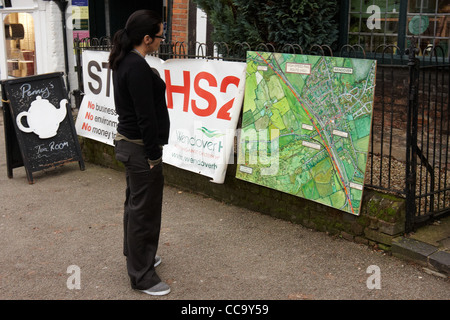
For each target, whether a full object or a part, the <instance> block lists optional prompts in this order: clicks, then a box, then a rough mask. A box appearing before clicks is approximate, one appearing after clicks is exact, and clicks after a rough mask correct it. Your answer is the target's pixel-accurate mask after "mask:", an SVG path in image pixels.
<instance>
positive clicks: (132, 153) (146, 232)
mask: <svg viewBox="0 0 450 320" xmlns="http://www.w3.org/2000/svg"><path fill="white" fill-rule="evenodd" d="M115 143H116V148H115V151H116V159H117V160H118V161H121V162H122V163H123V164H124V165H125V168H126V182H127V187H126V191H125V203H124V218H123V227H124V238H123V253H124V255H125V256H126V260H127V270H128V275H129V277H130V282H131V287H132V288H133V289H140V290H145V289H149V288H151V287H153V286H154V285H156V284H158V283H159V282H161V279H160V278H159V277H158V275H157V274H156V271H155V267H154V262H155V255H156V250H157V249H158V242H159V235H160V230H161V209H162V196H163V188H164V176H163V171H162V170H163V169H162V163H160V164H158V165H156V166H155V167H153V168H152V169H150V166H149V164H148V162H147V160H146V159H145V156H144V147H143V146H140V145H138V144H135V143H132V142H128V141H125V140H119V141H116V142H115Z"/></svg>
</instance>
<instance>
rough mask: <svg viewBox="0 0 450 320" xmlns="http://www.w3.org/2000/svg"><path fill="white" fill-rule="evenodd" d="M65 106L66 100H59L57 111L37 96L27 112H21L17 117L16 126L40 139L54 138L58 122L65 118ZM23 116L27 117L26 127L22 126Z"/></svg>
mask: <svg viewBox="0 0 450 320" xmlns="http://www.w3.org/2000/svg"><path fill="white" fill-rule="evenodd" d="M66 104H67V99H63V100H61V102H60V103H59V109H57V108H55V107H54V106H53V105H52V104H51V103H50V102H49V101H48V100H46V99H42V97H40V96H37V97H36V100H34V101H33V102H32V103H31V106H30V109H28V111H23V112H21V113H19V114H18V115H17V118H16V122H17V126H18V127H19V129H20V130H21V131H23V132H26V133H30V132H34V133H35V134H37V135H38V136H39V138H40V139H47V138H51V137H54V136H56V132H57V131H58V128H59V124H60V122H61V121H63V120H64V118H65V117H66V114H67V108H66ZM25 116H26V117H27V122H28V127H25V126H24V125H23V124H22V118H23V117H25Z"/></svg>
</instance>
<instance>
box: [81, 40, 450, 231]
mask: <svg viewBox="0 0 450 320" xmlns="http://www.w3.org/2000/svg"><path fill="white" fill-rule="evenodd" d="M412 43H413V44H412V47H411V48H408V49H407V50H405V52H401V50H400V49H399V48H398V47H396V46H380V47H379V48H377V50H375V52H373V53H372V52H371V53H365V52H364V49H363V48H362V47H361V46H358V45H356V46H350V45H347V46H344V47H342V48H341V49H340V51H339V52H338V53H337V54H336V53H334V52H333V50H331V48H330V47H328V46H320V45H313V46H312V47H311V48H308V49H307V50H306V49H304V48H301V47H300V46H299V45H297V44H286V45H283V46H281V47H274V46H273V45H272V44H259V45H257V46H256V47H253V48H252V47H251V46H250V45H249V44H248V43H235V44H226V43H214V44H212V45H210V46H207V45H206V44H200V43H193V44H186V43H182V42H171V43H163V44H162V45H161V47H160V49H159V51H158V52H156V53H155V54H154V55H156V56H158V57H160V58H161V59H163V60H166V59H185V58H200V59H221V60H227V61H230V60H231V61H242V62H244V61H245V59H246V52H247V51H268V52H280V53H295V54H313V55H327V56H333V55H335V56H338V57H354V58H370V59H376V60H377V62H378V63H377V75H376V77H377V79H376V88H375V103H374V107H373V119H372V130H371V137H370V146H369V155H368V162H367V167H366V175H365V186H366V187H368V188H372V189H375V190H379V191H381V192H385V193H393V194H395V195H397V196H400V197H404V198H405V199H406V205H407V215H406V226H405V227H406V231H407V232H409V231H411V230H413V228H414V227H415V226H417V225H418V224H419V223H422V222H424V221H426V220H428V219H433V218H435V217H439V216H440V215H443V214H448V213H449V212H450V162H449V134H450V130H449V123H450V121H449V119H450V112H449V101H450V94H449V88H450V61H449V59H447V58H442V55H441V56H440V55H439V54H436V52H437V50H440V49H439V48H432V49H431V50H430V51H429V52H428V55H427V56H425V57H420V59H419V57H417V56H416V55H417V50H416V49H415V47H414V41H412ZM74 46H75V52H76V61H77V66H76V70H77V72H78V81H79V91H78V92H74V94H75V96H77V95H78V99H76V101H79V102H81V99H80V98H81V95H82V91H83V88H82V85H83V84H82V83H83V81H82V69H81V65H82V64H81V53H82V51H83V50H85V49H89V50H102V51H109V50H110V49H111V43H110V41H109V39H108V38H102V39H83V40H78V39H76V40H75V43H74ZM439 56H440V57H439ZM77 105H79V103H78V104H77ZM239 123H240V122H239Z"/></svg>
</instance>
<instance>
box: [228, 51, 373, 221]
mask: <svg viewBox="0 0 450 320" xmlns="http://www.w3.org/2000/svg"><path fill="white" fill-rule="evenodd" d="M375 74H376V61H375V60H368V59H355V58H339V57H324V56H312V55H297V54H281V53H268V52H248V53H247V74H246V86H245V99H244V107H243V118H242V130H241V132H240V139H239V150H238V164H237V171H236V177H237V178H239V179H243V180H246V181H249V182H253V183H256V184H259V185H263V186H266V187H269V188H273V189H276V190H279V191H282V192H286V193H289V194H293V195H296V196H299V197H302V198H306V199H309V200H313V201H317V202H319V203H322V204H324V205H327V206H331V207H333V208H336V209H339V210H343V211H345V212H348V213H351V214H355V215H358V214H359V212H360V206H361V199H362V193H363V186H364V174H365V171H366V163H367V154H368V146H369V139H370V130H371V124H372V108H373V99H374V92H375Z"/></svg>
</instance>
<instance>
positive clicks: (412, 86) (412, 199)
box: [405, 38, 420, 232]
mask: <svg viewBox="0 0 450 320" xmlns="http://www.w3.org/2000/svg"><path fill="white" fill-rule="evenodd" d="M418 52H419V49H418V48H417V47H416V41H415V39H414V38H412V39H411V45H410V47H409V48H408V49H406V50H405V53H406V54H407V55H408V67H409V90H408V110H407V113H408V115H407V117H408V118H407V126H406V172H405V173H406V175H405V176H406V186H405V193H406V217H405V218H406V221H405V231H406V232H411V231H412V230H413V227H414V217H415V214H416V170H417V156H416V155H417V121H418V120H417V119H418V90H419V67H420V61H419V59H417V57H416V54H417V53H418Z"/></svg>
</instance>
